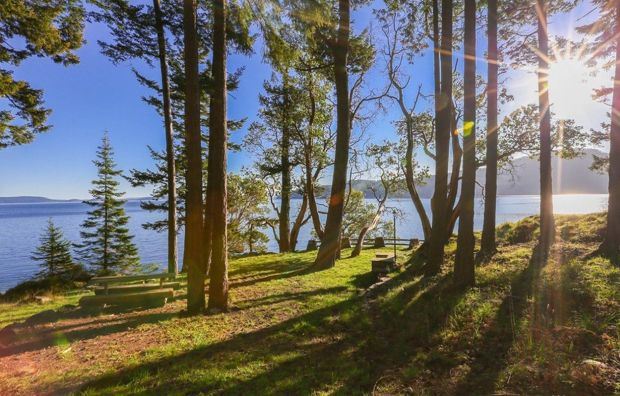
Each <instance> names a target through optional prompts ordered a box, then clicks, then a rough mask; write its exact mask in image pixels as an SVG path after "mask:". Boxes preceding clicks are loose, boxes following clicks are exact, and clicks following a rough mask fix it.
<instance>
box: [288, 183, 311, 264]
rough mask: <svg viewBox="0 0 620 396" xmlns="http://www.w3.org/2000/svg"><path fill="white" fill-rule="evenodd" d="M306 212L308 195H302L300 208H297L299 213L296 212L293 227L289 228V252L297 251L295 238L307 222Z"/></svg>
mask: <svg viewBox="0 0 620 396" xmlns="http://www.w3.org/2000/svg"><path fill="white" fill-rule="evenodd" d="M307 211H308V195H306V194H304V196H303V198H302V200H301V206H300V207H299V212H297V216H296V217H295V222H294V223H293V227H292V228H291V236H290V241H291V245H290V251H291V252H294V251H295V250H296V249H297V238H298V237H299V231H300V230H301V227H302V226H303V225H304V224H305V223H306V222H307V219H306V212H307Z"/></svg>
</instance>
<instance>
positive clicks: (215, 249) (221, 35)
mask: <svg viewBox="0 0 620 396" xmlns="http://www.w3.org/2000/svg"><path fill="white" fill-rule="evenodd" d="M225 2H226V0H214V1H213V61H212V68H213V69H212V76H213V93H212V96H211V101H212V102H213V106H212V109H213V110H212V113H211V114H210V123H209V127H210V128H209V129H210V130H209V173H208V175H209V177H208V182H207V201H208V204H207V205H208V206H207V209H208V210H209V217H210V220H211V264H210V268H209V278H210V282H209V309H210V310H221V311H226V310H227V309H228V241H227V221H226V218H227V206H226V195H227V186H226V156H227V155H226V154H227V153H226V150H227V138H228V136H227V134H228V132H227V130H226V3H225Z"/></svg>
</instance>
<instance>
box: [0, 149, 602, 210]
mask: <svg viewBox="0 0 620 396" xmlns="http://www.w3.org/2000/svg"><path fill="white" fill-rule="evenodd" d="M593 154H596V155H598V156H605V155H606V154H605V153H604V152H602V151H600V150H594V149H588V150H586V152H585V153H584V155H583V156H581V157H578V158H573V159H570V160H567V159H559V158H557V157H553V158H552V161H551V163H552V167H553V176H552V177H553V192H554V193H555V194H607V183H608V177H607V175H606V174H605V175H601V174H598V173H596V172H593V171H591V170H590V169H589V168H590V165H591V164H592V155H593ZM476 180H477V182H478V183H480V185H483V186H484V182H485V170H484V168H483V169H478V172H477V173H476ZM434 183H435V178H434V176H431V177H430V178H428V179H427V180H426V183H425V184H424V185H420V186H418V192H419V194H420V196H421V197H422V198H430V197H431V196H432V195H433V189H434ZM539 183H540V182H539V162H538V160H535V159H531V158H528V157H521V158H517V159H515V160H514V161H513V163H512V173H508V172H502V173H500V174H499V176H498V181H497V193H498V195H537V194H539V191H540V186H539ZM373 187H374V188H376V189H378V190H379V191H380V190H381V183H379V182H378V181H377V180H356V181H354V182H353V188H354V189H356V190H359V191H363V192H364V195H365V196H366V197H367V198H372V197H373V193H372V189H373ZM320 190H322V191H320V193H319V194H318V196H319V197H320V198H321V199H323V198H325V197H327V194H329V191H330V190H331V188H330V186H328V185H327V186H321V188H320ZM476 193H477V194H479V195H480V194H481V193H482V189H481V188H478V189H477V190H476ZM293 197H294V198H301V197H300V196H298V195H297V194H294V195H293ZM393 197H395V198H406V197H409V193H408V192H407V191H398V192H397V193H396V194H394V195H393ZM148 199H149V198H128V200H129V201H136V200H139V201H141V200H148ZM80 201H81V200H80V199H68V200H59V199H50V198H45V197H34V196H19V197H0V204H2V203H42V202H80Z"/></svg>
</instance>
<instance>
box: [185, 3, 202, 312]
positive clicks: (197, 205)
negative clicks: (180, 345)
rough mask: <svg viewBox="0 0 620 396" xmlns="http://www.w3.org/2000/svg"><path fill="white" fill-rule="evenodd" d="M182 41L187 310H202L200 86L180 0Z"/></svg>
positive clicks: (191, 22) (192, 32) (191, 7)
mask: <svg viewBox="0 0 620 396" xmlns="http://www.w3.org/2000/svg"><path fill="white" fill-rule="evenodd" d="M183 31H184V44H185V49H184V51H185V135H186V136H185V140H186V143H185V144H186V155H187V175H186V179H187V198H186V214H185V245H186V249H185V251H186V254H187V257H186V259H187V260H186V261H187V267H188V268H187V312H188V313H189V314H190V315H195V314H198V313H201V312H202V311H203V310H204V307H205V291H204V270H203V265H202V248H201V246H200V244H201V242H202V157H201V149H200V144H201V137H200V85H199V81H198V34H197V31H196V3H195V2H194V0H184V1H183Z"/></svg>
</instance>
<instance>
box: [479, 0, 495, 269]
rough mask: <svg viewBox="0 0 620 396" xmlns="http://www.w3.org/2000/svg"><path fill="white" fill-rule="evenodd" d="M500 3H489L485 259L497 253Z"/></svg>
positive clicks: (483, 237) (482, 253)
mask: <svg viewBox="0 0 620 396" xmlns="http://www.w3.org/2000/svg"><path fill="white" fill-rule="evenodd" d="M497 2H498V0H488V3H489V11H488V33H487V36H488V39H489V49H488V59H487V65H488V71H487V74H488V79H489V81H488V84H487V136H486V146H487V161H486V181H485V187H484V194H485V195H484V220H483V225H482V241H481V246H480V255H481V257H489V256H491V255H493V254H494V253H495V250H496V245H495V212H496V208H497V134H498V131H499V130H498V127H497V75H498V59H497Z"/></svg>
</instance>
